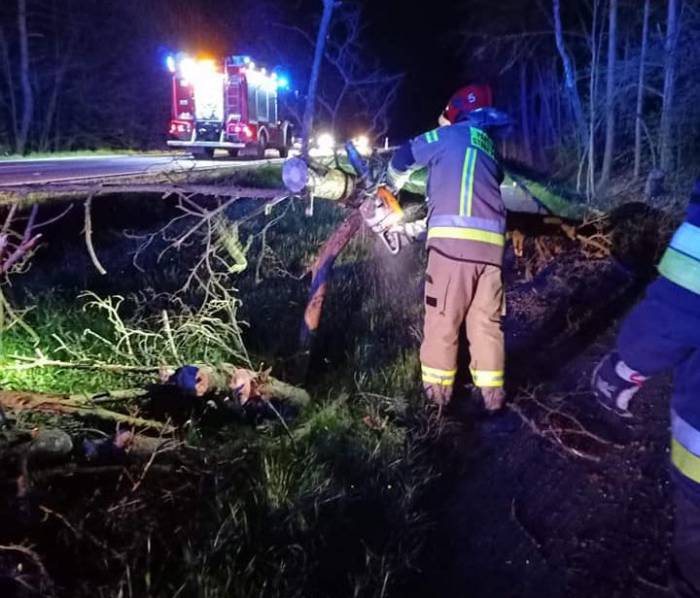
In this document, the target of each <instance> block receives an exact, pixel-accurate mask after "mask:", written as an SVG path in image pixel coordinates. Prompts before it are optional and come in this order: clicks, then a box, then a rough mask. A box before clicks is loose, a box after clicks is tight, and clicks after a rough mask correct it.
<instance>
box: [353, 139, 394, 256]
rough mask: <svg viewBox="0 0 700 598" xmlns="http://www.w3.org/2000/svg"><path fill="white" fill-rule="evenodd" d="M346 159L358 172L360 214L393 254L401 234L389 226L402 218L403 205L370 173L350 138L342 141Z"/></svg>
mask: <svg viewBox="0 0 700 598" xmlns="http://www.w3.org/2000/svg"><path fill="white" fill-rule="evenodd" d="M345 151H346V152H347V155H348V160H349V162H350V164H351V166H352V167H353V169H354V170H355V172H357V174H358V179H357V181H356V192H357V195H358V196H359V197H360V199H361V203H360V205H359V210H360V214H362V218H364V221H365V223H366V224H367V226H368V227H369V228H370V230H372V232H374V233H375V234H376V235H377V236H378V237H379V238H380V239H381V241H382V242H383V243H384V245H385V247H386V248H387V249H388V250H389V253H391V254H393V255H396V254H397V253H399V251H401V237H400V236H399V233H397V232H393V231H392V230H391V228H392V227H394V226H396V225H397V224H399V222H401V220H403V216H404V214H403V209H402V208H401V205H400V204H399V200H398V199H396V196H395V195H394V194H393V193H392V192H391V190H390V189H389V187H387V186H386V185H385V184H383V183H382V182H379V180H380V177H375V176H372V171H371V169H370V167H369V165H368V164H367V162H366V161H365V160H363V159H362V156H361V155H360V152H358V151H357V148H355V146H354V144H353V143H352V141H348V142H347V143H346V144H345Z"/></svg>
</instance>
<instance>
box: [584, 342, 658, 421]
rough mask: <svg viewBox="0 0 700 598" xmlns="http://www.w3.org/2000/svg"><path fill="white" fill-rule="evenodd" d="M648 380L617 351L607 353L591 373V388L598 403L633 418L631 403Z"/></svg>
mask: <svg viewBox="0 0 700 598" xmlns="http://www.w3.org/2000/svg"><path fill="white" fill-rule="evenodd" d="M645 380H646V378H645V377H643V376H642V375H641V374H639V373H638V372H635V371H634V370H632V369H631V368H630V367H629V366H627V365H626V364H625V363H624V362H623V361H622V360H621V359H620V358H619V357H618V356H617V355H616V354H615V353H611V354H609V355H606V356H605V357H604V358H603V360H602V361H601V362H600V363H599V364H598V365H597V366H596V368H595V369H594V370H593V374H592V375H591V388H592V389H593V392H594V393H595V397H596V400H597V401H598V403H599V404H600V405H601V406H602V407H604V408H605V409H607V410H608V411H611V412H612V413H614V414H615V415H617V416H618V417H624V418H631V417H633V415H632V413H631V412H630V410H629V404H630V402H631V400H632V398H633V397H634V395H635V394H637V392H639V389H640V388H641V385H642V384H643V383H644V381H645Z"/></svg>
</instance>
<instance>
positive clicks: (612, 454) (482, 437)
mask: <svg viewBox="0 0 700 598" xmlns="http://www.w3.org/2000/svg"><path fill="white" fill-rule="evenodd" d="M613 341H614V337H613V336H612V335H611V334H610V333H609V332H608V333H606V334H604V335H603V336H602V337H600V338H599V339H598V341H597V342H595V343H594V344H592V345H591V346H589V347H588V348H587V349H586V350H585V351H584V352H583V353H581V354H580V355H579V356H578V357H577V358H576V359H574V360H572V361H571V362H570V363H569V364H568V365H567V366H566V367H565V368H564V369H562V370H561V371H560V372H559V373H558V375H557V376H556V378H555V379H553V380H551V381H550V382H549V383H548V384H547V385H546V387H545V388H542V389H541V390H540V391H539V392H538V396H539V397H542V400H543V401H546V400H547V397H550V396H552V395H561V394H562V393H565V395H566V396H567V398H566V399H565V401H564V402H563V403H562V408H563V409H565V410H566V411H567V412H568V413H570V414H572V415H574V416H576V417H579V418H580V420H581V421H582V422H584V423H585V426H586V427H587V429H589V430H591V431H594V432H595V433H596V434H598V435H600V436H601V437H603V438H605V439H608V440H610V442H611V443H614V444H616V445H619V448H617V447H615V446H607V447H604V448H603V449H602V450H600V451H599V452H598V453H597V455H596V456H597V457H598V458H599V462H589V461H587V460H584V459H581V458H578V457H576V456H573V455H571V454H568V453H566V452H565V449H563V448H562V447H557V446H555V445H554V444H552V443H551V442H549V441H547V440H545V439H543V438H542V437H540V436H538V435H536V434H533V432H532V431H531V430H530V429H529V428H528V427H527V426H526V425H524V424H523V423H522V422H521V421H520V418H519V417H518V416H516V415H515V414H513V413H512V412H510V413H506V414H505V415H504V416H499V417H497V418H488V416H485V415H480V414H479V412H478V409H477V408H476V407H475V406H474V405H473V404H469V399H467V398H464V397H462V400H463V404H462V406H461V408H459V409H458V410H457V413H456V414H453V415H452V416H451V422H452V423H451V424H448V425H449V426H450V430H449V432H448V435H449V436H451V439H450V441H449V444H450V448H449V450H450V452H451V454H450V455H449V457H448V459H447V462H446V470H447V471H446V474H447V475H446V481H445V482H444V484H443V486H442V488H441V490H440V496H439V497H438V499H437V500H436V503H439V504H438V506H437V507H436V511H437V523H436V528H435V530H434V535H433V537H432V538H431V540H430V544H429V550H428V551H427V553H428V554H430V555H432V558H431V559H429V560H427V561H426V564H425V568H424V570H425V576H424V577H423V583H422V588H421V591H420V592H418V593H417V594H420V593H423V595H436V596H438V595H439V596H443V597H452V596H454V597H467V596H468V597H490V598H511V597H513V598H515V597H517V598H530V597H532V598H534V597H537V598H544V597H552V598H556V597H560V596H567V597H582V598H583V597H587V598H590V597H613V596H625V597H640V598H641V597H644V598H653V597H657V596H659V597H661V596H668V595H669V592H668V590H667V571H666V569H667V566H668V558H669V541H670V532H671V512H670V489H671V488H670V481H669V478H668V470H667V453H668V451H667V446H668V443H669V440H668V425H669V415H668V401H669V391H670V385H669V380H668V379H659V380H656V381H653V382H652V383H650V384H649V385H648V387H647V388H645V389H644V391H643V393H642V394H641V396H639V397H638V399H637V401H636V403H635V405H634V410H635V415H636V417H635V419H634V420H621V419H619V418H617V417H616V416H613V415H611V414H608V413H607V412H605V411H602V410H601V409H599V408H598V407H597V404H596V403H595V401H594V400H593V397H592V395H591V394H590V393H589V392H588V390H587V385H588V378H589V375H590V372H591V369H592V367H593V365H594V363H595V362H596V361H597V360H598V359H599V358H600V356H601V355H602V354H603V353H604V352H605V350H607V349H609V348H610V347H611V346H612V344H613ZM628 422H629V423H628ZM460 451H461V454H460ZM460 461H461V463H460Z"/></svg>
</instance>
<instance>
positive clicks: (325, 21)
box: [301, 0, 335, 157]
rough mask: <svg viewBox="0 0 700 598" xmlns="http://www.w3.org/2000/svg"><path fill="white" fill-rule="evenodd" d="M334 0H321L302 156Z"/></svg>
mask: <svg viewBox="0 0 700 598" xmlns="http://www.w3.org/2000/svg"><path fill="white" fill-rule="evenodd" d="M334 7H335V0H323V14H322V16H321V24H320V25H319V28H318V36H317V37H316V48H315V50H314V62H313V66H312V67H311V77H310V78H309V89H308V92H307V94H306V106H305V107H304V120H303V122H302V129H301V137H302V139H301V152H302V155H303V156H305V157H306V156H308V155H309V136H310V135H311V127H312V126H313V122H314V110H315V106H316V88H317V87H318V79H319V75H320V72H321V60H322V59H323V54H324V51H325V47H326V37H327V36H328V28H329V27H330V24H331V17H332V16H333V8H334Z"/></svg>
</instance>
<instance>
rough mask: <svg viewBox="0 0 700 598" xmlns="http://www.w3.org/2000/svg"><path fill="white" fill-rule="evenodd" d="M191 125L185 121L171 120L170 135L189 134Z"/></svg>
mask: <svg viewBox="0 0 700 598" xmlns="http://www.w3.org/2000/svg"><path fill="white" fill-rule="evenodd" d="M191 131H192V124H191V123H189V122H187V121H182V120H173V121H170V134H171V135H177V134H178V133H190V132H191Z"/></svg>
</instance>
